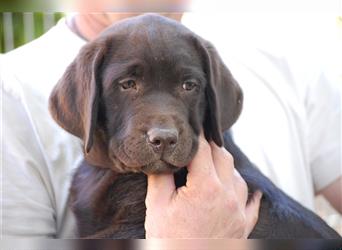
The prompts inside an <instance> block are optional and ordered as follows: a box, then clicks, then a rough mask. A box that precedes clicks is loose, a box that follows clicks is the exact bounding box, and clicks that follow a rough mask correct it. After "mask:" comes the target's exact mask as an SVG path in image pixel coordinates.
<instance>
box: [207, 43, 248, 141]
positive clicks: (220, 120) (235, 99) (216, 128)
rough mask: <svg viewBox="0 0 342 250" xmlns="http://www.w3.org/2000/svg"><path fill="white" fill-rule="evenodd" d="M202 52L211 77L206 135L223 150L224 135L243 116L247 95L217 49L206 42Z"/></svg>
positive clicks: (208, 86)
mask: <svg viewBox="0 0 342 250" xmlns="http://www.w3.org/2000/svg"><path fill="white" fill-rule="evenodd" d="M201 49H202V54H203V57H204V70H205V73H206V75H207V86H206V100H207V110H206V117H205V121H204V133H205V136H206V138H207V139H208V140H213V141H214V142H215V143H216V144H217V145H219V146H222V145H223V138H222V132H223V131H225V130H227V129H229V128H230V127H231V126H232V125H233V124H234V123H235V121H236V120H237V118H238V117H239V115H240V113H241V110H242V101H243V94H242V90H241V88H240V86H239V85H238V83H237V82H236V80H235V79H234V78H233V76H232V74H231V73H230V71H229V70H228V68H227V67H226V66H225V65H224V63H223V61H222V59H221V58H220V56H219V55H218V53H217V51H216V49H215V48H214V47H213V46H212V45H211V44H210V43H209V42H207V41H203V40H202V42H201Z"/></svg>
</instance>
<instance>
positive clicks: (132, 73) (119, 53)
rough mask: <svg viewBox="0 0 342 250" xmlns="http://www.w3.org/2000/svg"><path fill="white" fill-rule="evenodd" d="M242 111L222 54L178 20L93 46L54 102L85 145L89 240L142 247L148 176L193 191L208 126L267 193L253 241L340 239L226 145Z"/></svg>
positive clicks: (80, 217)
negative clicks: (194, 164) (170, 176)
mask: <svg viewBox="0 0 342 250" xmlns="http://www.w3.org/2000/svg"><path fill="white" fill-rule="evenodd" d="M241 108H242V92H241V89H240V87H239V86H238V84H237V82H236V81H235V80H234V78H233V77H232V75H231V73H230V72H229V70H228V69H227V68H226V67H225V65H224V64H223V62H222V60H221V59H220V57H219V55H218V54H217V52H216V50H215V49H214V48H213V46H212V45H211V44H210V43H208V42H207V41H205V40H204V39H202V38H200V37H199V36H197V35H196V34H194V33H193V32H191V31H190V30H188V29H187V28H185V27H184V26H183V25H181V24H180V23H178V22H175V21H173V20H170V19H167V18H164V17H161V16H158V15H144V16H140V17H136V18H131V19H127V20H125V21H122V22H119V23H117V24H115V25H113V26H112V27H110V28H109V29H107V30H106V31H105V32H104V33H103V34H102V35H101V36H100V37H99V38H98V39H96V40H95V41H93V42H90V43H89V44H87V45H86V46H84V48H83V49H82V50H81V51H80V53H79V55H78V56H77V58H76V59H75V60H74V62H73V63H72V64H71V65H70V66H69V67H68V69H67V70H66V72H65V74H64V76H63V78H62V79H61V80H60V82H59V83H58V84H57V86H56V87H55V89H54V91H53V92H52V94H51V97H50V111H51V114H52V115H53V118H54V119H55V120H56V121H57V122H58V124H59V125H60V126H62V127H63V128H64V129H65V130H67V131H68V132H70V133H72V134H74V135H76V136H78V137H80V138H81V139H83V141H84V151H85V162H84V163H83V164H82V165H81V166H80V167H79V168H78V170H77V172H76V173H75V175H74V179H73V182H72V186H71V206H72V209H73V211H74V213H75V215H76V218H77V223H78V230H79V235H80V237H90V238H143V237H144V236H145V231H144V218H145V203H144V201H145V195H146V176H145V174H144V173H162V172H174V173H175V176H176V182H177V183H176V184H177V185H178V186H181V185H184V184H185V181H186V168H185V167H186V166H187V164H188V163H189V162H190V161H191V159H192V158H193V156H194V154H195V153H196V150H197V146H198V136H199V133H200V130H201V128H202V127H204V132H205V135H206V138H207V139H208V140H213V141H214V142H215V143H216V144H217V145H219V146H222V145H224V144H225V146H226V147H227V149H228V150H229V151H230V152H231V153H232V154H233V156H234V159H235V165H236V168H237V170H238V171H239V172H240V173H241V175H242V176H243V178H245V180H246V182H247V184H248V186H249V188H250V191H251V192H253V191H254V190H255V189H260V190H261V191H263V193H264V198H263V200H262V205H261V211H260V219H259V222H258V224H257V226H256V228H255V230H254V231H253V233H252V235H251V237H255V238H297V237H306V238H308V237H324V238H334V237H339V236H338V234H337V233H336V232H334V231H333V230H332V229H331V228H329V227H328V226H327V225H326V224H325V223H324V222H323V221H322V220H321V219H320V218H319V217H317V216H316V215H314V214H313V213H312V212H310V211H308V210H306V209H305V208H304V207H302V206H301V205H299V204H298V203H296V202H295V201H293V200H292V199H290V198H289V197H287V196H286V195H285V194H284V193H283V192H281V191H280V190H279V189H277V188H276V187H275V186H274V185H273V184H272V183H271V182H270V181H269V180H268V179H267V178H266V177H264V176H263V175H262V174H261V173H260V172H259V171H258V170H257V169H256V168H255V167H253V165H252V163H250V162H249V160H248V159H247V158H246V157H245V156H244V154H243V153H242V152H241V151H240V150H239V149H238V148H237V147H236V146H235V145H234V143H233V141H232V139H231V137H230V134H229V133H225V136H224V137H223V131H225V130H227V129H229V128H230V127H231V126H232V124H233V123H234V122H235V121H236V119H237V118H238V116H239V114H240V112H241Z"/></svg>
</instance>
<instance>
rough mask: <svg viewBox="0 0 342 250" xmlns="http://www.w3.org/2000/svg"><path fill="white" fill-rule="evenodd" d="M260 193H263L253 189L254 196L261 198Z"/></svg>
mask: <svg viewBox="0 0 342 250" xmlns="http://www.w3.org/2000/svg"><path fill="white" fill-rule="evenodd" d="M262 195H263V193H262V192H261V190H257V191H255V196H256V197H257V198H258V199H261V198H262Z"/></svg>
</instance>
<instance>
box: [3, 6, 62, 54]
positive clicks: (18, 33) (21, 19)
mask: <svg viewBox="0 0 342 250" xmlns="http://www.w3.org/2000/svg"><path fill="white" fill-rule="evenodd" d="M63 16H64V14H63V13H62V12H50V13H46V12H0V53H5V52H7V51H10V50H12V49H14V48H17V47H19V46H21V45H23V44H25V43H27V42H29V41H31V40H33V39H35V38H37V37H39V36H41V35H42V34H44V33H45V32H46V31H47V30H49V29H50V28H51V27H52V26H54V25H55V24H56V23H57V22H58V20H59V19H60V18H61V17H63Z"/></svg>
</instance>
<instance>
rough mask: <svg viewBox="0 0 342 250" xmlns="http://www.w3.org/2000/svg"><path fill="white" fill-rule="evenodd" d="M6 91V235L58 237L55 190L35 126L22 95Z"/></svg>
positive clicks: (3, 160) (4, 230) (3, 187)
mask: <svg viewBox="0 0 342 250" xmlns="http://www.w3.org/2000/svg"><path fill="white" fill-rule="evenodd" d="M2 92H3V93H2V97H3V101H2V105H3V107H2V109H3V121H2V126H3V127H2V132H3V138H2V144H3V145H2V146H3V147H2V197H1V199H2V201H1V203H2V223H3V224H2V235H3V237H4V238H15V237H20V238H23V237H25V238H33V237H39V238H42V237H43V238H52V237H55V236H56V214H55V202H54V201H55V199H54V193H53V189H52V187H51V178H50V176H49V173H48V171H47V167H46V162H45V160H44V156H43V154H42V149H41V145H40V144H39V139H38V138H37V134H36V131H35V129H34V125H33V124H32V122H31V120H30V118H29V114H28V113H27V111H26V109H25V106H24V105H23V103H22V101H21V99H20V94H18V95H13V93H9V92H7V91H3V90H2Z"/></svg>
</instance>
